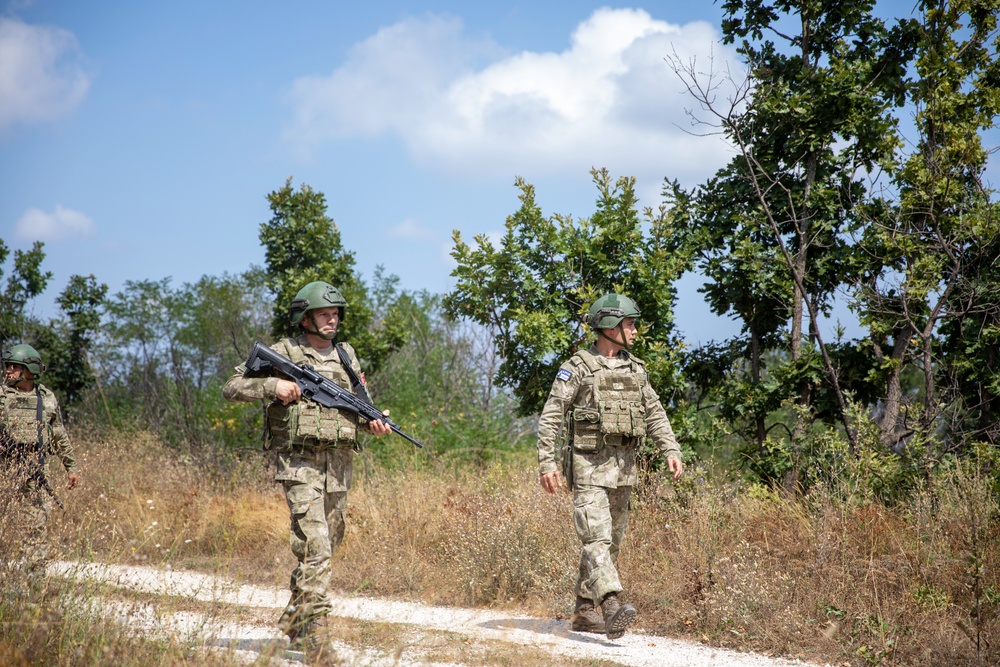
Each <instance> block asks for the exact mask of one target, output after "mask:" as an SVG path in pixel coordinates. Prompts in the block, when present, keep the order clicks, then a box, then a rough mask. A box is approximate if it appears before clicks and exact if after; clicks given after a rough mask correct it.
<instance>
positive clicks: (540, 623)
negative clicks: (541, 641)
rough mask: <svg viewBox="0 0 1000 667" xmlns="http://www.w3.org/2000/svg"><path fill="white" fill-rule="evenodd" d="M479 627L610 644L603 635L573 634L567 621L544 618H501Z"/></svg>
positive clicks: (588, 642)
mask: <svg viewBox="0 0 1000 667" xmlns="http://www.w3.org/2000/svg"><path fill="white" fill-rule="evenodd" d="M479 627H481V628H487V629H489V630H527V631H529V632H537V633H538V634H540V635H551V636H553V637H560V638H562V639H571V640H573V641H577V642H580V643H584V644H600V645H605V644H609V643H611V642H609V641H608V639H607V638H606V637H605V636H604V635H599V634H594V633H586V632H574V631H573V626H572V625H570V622H569V621H556V620H551V619H545V618H501V619H497V620H495V621H486V622H484V623H480V624H479Z"/></svg>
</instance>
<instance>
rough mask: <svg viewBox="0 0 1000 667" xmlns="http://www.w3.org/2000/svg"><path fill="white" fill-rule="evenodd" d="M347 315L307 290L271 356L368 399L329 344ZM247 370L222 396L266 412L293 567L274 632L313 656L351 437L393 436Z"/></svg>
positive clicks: (313, 286)
mask: <svg viewBox="0 0 1000 667" xmlns="http://www.w3.org/2000/svg"><path fill="white" fill-rule="evenodd" d="M346 310H347V301H346V300H345V299H344V297H343V296H342V295H341V293H340V291H338V290H337V289H336V288H335V287H333V286H332V285H330V284H328V283H325V282H312V283H309V284H308V285H306V286H305V287H303V288H302V289H301V290H299V292H298V294H296V296H295V299H294V300H293V301H292V304H291V307H290V308H289V318H290V320H291V323H292V325H293V326H298V327H300V329H301V333H300V335H299V336H297V337H296V338H284V339H282V340H280V341H278V342H277V343H276V344H274V345H272V346H271V349H272V350H274V351H275V352H277V353H278V354H280V355H282V356H284V357H286V358H288V359H290V360H291V361H292V362H294V363H296V364H299V365H306V364H308V365H310V366H312V367H313V369H314V370H315V371H316V372H317V373H319V374H321V375H323V376H324V377H326V378H327V379H329V380H332V381H333V382H336V383H337V384H338V385H340V386H341V387H344V388H345V389H348V390H350V389H352V387H355V389H354V391H355V393H356V394H358V395H359V396H361V395H362V394H363V395H364V397H367V389H366V388H365V384H364V376H363V375H362V373H361V366H360V364H359V363H358V358H357V355H356V354H355V352H354V349H353V348H352V347H351V346H350V345H348V344H347V343H337V344H334V342H333V341H334V338H335V337H336V335H337V328H338V326H339V325H340V323H341V322H343V321H344V315H345V312H346ZM245 370H246V368H245V365H241V366H239V367H238V368H237V369H236V374H235V375H233V376H232V377H230V378H229V380H228V381H227V382H226V385H225V387H224V388H223V392H222V393H223V396H224V397H225V398H226V399H228V400H230V401H247V402H249V401H255V400H263V401H265V403H266V404H267V408H266V422H267V423H266V426H267V439H268V443H269V447H270V448H271V449H272V450H273V451H274V452H275V456H276V459H277V472H276V474H275V478H274V479H275V481H276V482H279V483H280V484H281V485H282V486H283V487H284V491H285V499H286V501H287V502H288V510H289V514H290V517H291V531H290V538H289V541H290V544H291V548H292V553H294V554H295V557H296V558H297V559H298V564H297V565H296V566H295V569H294V570H293V571H292V575H291V581H290V584H289V587H290V589H291V596H290V598H289V601H288V606H287V607H286V608H285V611H284V613H282V615H281V618H280V619H279V625H280V626H281V628H282V630H283V631H284V632H285V634H286V635H288V638H289V639H290V640H291V642H292V644H291V646H292V648H314V647H315V646H316V643H317V641H318V639H319V635H320V634H322V633H321V631H322V628H323V627H324V626H325V624H326V618H327V614H329V612H330V610H331V609H332V602H331V600H330V596H329V594H328V593H327V588H328V587H329V584H330V559H331V558H332V556H333V552H334V551H335V550H336V549H337V546H338V545H339V544H340V543H341V541H342V540H343V538H344V526H345V523H344V518H345V512H346V510H347V492H348V490H349V489H350V488H351V476H352V464H353V458H354V448H355V447H356V445H357V442H358V438H357V431H358V429H359V428H363V429H365V430H366V431H368V432H369V433H372V434H373V435H386V434H388V433H391V432H392V430H391V429H390V427H389V426H388V425H386V424H385V423H384V422H382V421H370V422H369V421H366V420H364V419H362V418H359V417H358V416H357V415H356V414H354V413H353V412H350V411H348V410H338V409H336V408H327V407H324V406H322V405H320V404H319V403H316V402H314V401H310V400H300V399H302V392H301V390H300V388H299V386H298V385H297V384H296V383H295V382H293V381H291V380H289V379H286V378H282V377H262V378H247V377H244V375H243V374H244V371H245Z"/></svg>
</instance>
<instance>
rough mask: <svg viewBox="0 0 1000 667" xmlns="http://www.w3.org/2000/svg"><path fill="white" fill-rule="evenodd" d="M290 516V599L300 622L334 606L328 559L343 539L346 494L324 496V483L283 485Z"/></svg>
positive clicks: (319, 481) (325, 612) (325, 492)
mask: <svg viewBox="0 0 1000 667" xmlns="http://www.w3.org/2000/svg"><path fill="white" fill-rule="evenodd" d="M284 487H285V500H286V501H287V502H288V510H289V513H290V515H291V521H292V525H291V532H290V538H289V543H290V544H291V547H292V553H293V554H295V557H296V558H297V559H298V565H296V567H295V569H294V570H292V576H291V582H290V583H289V588H290V589H291V597H290V599H289V605H293V606H294V607H295V608H296V609H297V610H298V614H299V617H300V618H312V617H315V616H322V615H324V614H327V613H329V612H330V610H331V609H332V607H333V605H332V603H331V602H330V597H329V594H328V593H327V588H328V587H329V585H330V559H331V558H332V557H333V552H334V551H335V550H336V549H337V547H338V546H340V543H341V542H342V541H343V539H344V528H345V526H346V523H345V515H346V511H347V491H338V492H327V491H326V488H325V482H323V481H322V480H318V481H317V482H297V481H296V482H287V481H286V482H284Z"/></svg>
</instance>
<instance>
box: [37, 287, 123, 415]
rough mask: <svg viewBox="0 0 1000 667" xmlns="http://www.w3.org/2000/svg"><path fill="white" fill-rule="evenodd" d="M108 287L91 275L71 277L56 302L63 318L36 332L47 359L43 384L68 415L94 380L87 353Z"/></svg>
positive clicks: (91, 344) (94, 336)
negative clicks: (55, 396) (58, 400)
mask: <svg viewBox="0 0 1000 667" xmlns="http://www.w3.org/2000/svg"><path fill="white" fill-rule="evenodd" d="M107 292H108V286H107V285H105V284H104V283H100V284H98V282H97V279H96V278H94V276H93V275H90V276H70V279H69V284H68V285H67V286H66V289H64V290H63V291H62V293H61V294H60V295H59V298H58V299H56V302H57V303H58V304H59V307H60V309H61V310H62V312H63V315H64V317H63V318H60V319H59V320H55V321H53V322H52V323H51V324H50V326H48V327H46V328H44V329H41V330H40V332H39V334H40V335H39V344H40V348H41V349H39V352H40V353H42V355H43V357H44V358H45V359H46V360H47V362H46V364H47V366H48V371H47V372H46V375H45V383H46V385H47V386H48V387H49V388H50V389H52V390H53V391H55V392H56V393H57V394H58V395H59V396H60V407H62V409H63V412H65V413H66V414H67V416H68V417H72V416H73V414H74V408H75V406H76V404H77V403H78V402H79V401H80V400H81V399H82V397H83V394H84V392H85V391H86V390H87V389H89V388H90V387H92V386H93V385H94V383H95V382H96V381H97V377H96V376H95V375H94V372H93V370H92V369H91V366H90V352H91V349H92V348H93V345H94V341H95V338H96V336H97V335H98V332H99V329H100V326H101V315H102V306H103V304H104V299H105V295H106V294H107Z"/></svg>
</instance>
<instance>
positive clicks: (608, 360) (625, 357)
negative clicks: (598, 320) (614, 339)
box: [589, 343, 632, 368]
mask: <svg viewBox="0 0 1000 667" xmlns="http://www.w3.org/2000/svg"><path fill="white" fill-rule="evenodd" d="M589 352H590V353H591V354H592V355H594V357H596V358H597V359H600V363H602V364H604V365H605V366H608V367H609V368H610V367H615V368H617V367H619V366H621V364H622V363H623V362H629V361H631V360H632V355H630V354H629V352H628V350H619V351H618V356H616V357H605V356H604V355H603V354H601V353H600V351H598V349H597V344H596V343H595V344H594V345H591V346H590V350H589Z"/></svg>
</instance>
